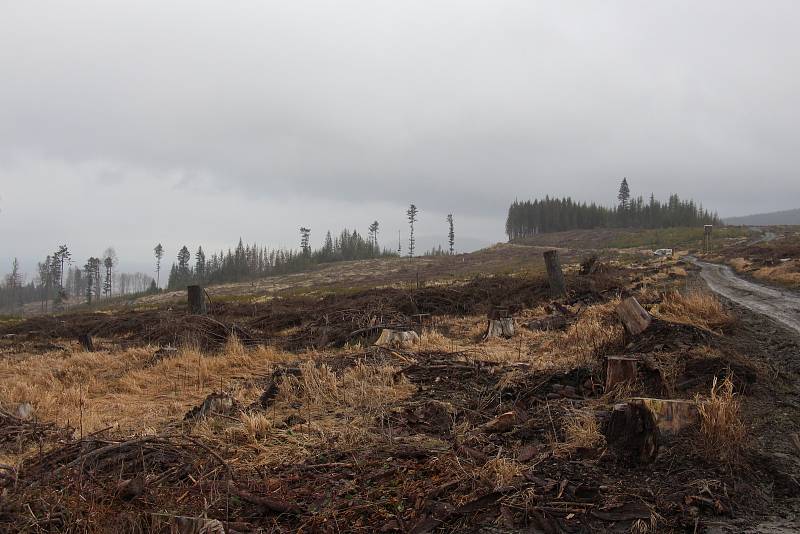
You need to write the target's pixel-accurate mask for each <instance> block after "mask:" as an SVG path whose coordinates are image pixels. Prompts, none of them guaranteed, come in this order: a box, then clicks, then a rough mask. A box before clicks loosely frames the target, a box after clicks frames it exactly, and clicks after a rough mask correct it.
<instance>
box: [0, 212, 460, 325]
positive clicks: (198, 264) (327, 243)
mask: <svg viewBox="0 0 800 534" xmlns="http://www.w3.org/2000/svg"><path fill="white" fill-rule="evenodd" d="M419 213H420V211H419V208H417V206H416V205H415V204H411V205H410V206H409V208H408V209H407V210H406V217H407V220H408V224H409V234H408V247H407V256H408V257H409V258H413V257H414V255H415V252H416V236H415V233H414V230H415V223H416V222H417V221H418V217H419ZM445 221H446V222H447V230H448V231H447V243H448V248H447V249H443V248H442V247H441V246H439V247H438V248H436V247H434V248H433V249H432V250H431V251H429V252H425V255H436V256H439V255H447V254H450V255H452V254H455V225H454V218H453V214H452V213H451V214H448V215H447V217H446V219H445ZM380 230H381V226H380V224H379V223H378V221H373V222H372V223H371V224H370V225H369V227H368V230H367V234H366V236H364V235H362V234H360V233H359V232H358V231H357V230H348V229H344V230H342V231H341V232H340V233H339V234H338V235H336V236H333V235H332V234H331V232H330V231H328V232H327V233H326V235H325V238H324V241H323V244H322V246H321V247H319V248H317V249H313V248H312V247H311V228H308V227H306V226H303V227H301V228H300V248H299V250H298V249H291V248H269V247H265V246H260V245H258V244H252V245H249V244H248V245H246V244H244V243H243V241H242V239H241V238H240V239H239V243H238V244H237V246H236V247H235V248H234V249H232V250H231V249H228V250H227V251H219V252H214V253H212V254H211V255H210V256H209V255H207V254H206V251H205V250H203V247H202V246H200V247H198V248H197V249H196V250H195V251H194V253H192V252H191V251H190V250H189V247H187V246H185V245H184V246H183V247H181V248H180V249H179V250H178V252H177V255H176V257H175V261H174V262H173V263H172V264H171V266H170V269H169V273H168V276H167V283H166V287H167V289H170V290H175V289H183V288H184V287H185V286H186V285H189V284H203V285H212V284H219V283H226V282H239V281H245V280H251V279H256V278H261V277H266V276H271V275H277V274H288V273H296V272H301V271H304V270H307V269H309V268H311V267H313V266H315V265H320V264H325V263H332V262H337V261H347V260H362V259H369V258H379V257H392V256H395V257H397V256H402V255H403V247H402V241H401V240H400V239H399V235H400V234H399V233H398V248H397V251H394V250H388V249H386V248H381V247H380V245H379V244H378V236H379V233H380ZM153 254H154V257H155V269H154V274H155V277H151V276H149V275H146V274H143V273H134V274H127V273H117V272H116V266H117V263H118V262H117V255H116V252H115V251H114V249H113V248H108V249H106V251H105V252H104V253H103V254H102V255H101V256H98V257H95V256H92V257H89V258H88V259H87V260H86V263H85V264H84V265H83V266H79V265H76V264H75V262H74V261H73V260H72V254H71V252H70V251H69V248H68V247H67V246H66V245H61V246H59V247H58V248H57V249H56V250H55V252H53V253H52V254H50V255H48V256H47V257H46V258H45V260H44V261H43V262H39V264H38V265H37V277H36V278H35V279H34V280H31V281H30V282H28V283H25V280H24V278H25V277H24V275H22V273H21V272H20V270H19V262H18V261H17V260H16V259H15V260H14V262H13V265H12V271H11V273H10V274H8V275H6V277H5V279H4V280H3V283H2V284H0V308H16V307H18V306H21V305H22V304H26V303H30V302H36V301H39V302H41V305H42V310H44V311H47V309H48V306H49V303H50V302H52V303H53V305H54V306H55V307H58V305H60V304H61V303H62V302H64V301H66V300H70V302H71V303H74V302H86V303H88V304H92V303H94V302H97V301H98V300H100V299H102V298H109V297H111V296H114V295H123V294H125V295H127V294H135V293H148V292H158V291H159V290H160V289H159V288H160V287H161V269H162V263H163V261H164V257H165V254H166V251H165V249H164V247H163V246H162V245H161V243H159V244H158V245H156V246H155V247H154V249H153Z"/></svg>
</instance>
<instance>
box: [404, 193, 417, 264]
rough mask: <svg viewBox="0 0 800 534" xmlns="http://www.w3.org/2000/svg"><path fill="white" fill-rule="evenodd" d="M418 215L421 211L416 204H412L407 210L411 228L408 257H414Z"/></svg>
mask: <svg viewBox="0 0 800 534" xmlns="http://www.w3.org/2000/svg"><path fill="white" fill-rule="evenodd" d="M417 213H419V210H418V209H417V207H416V206H415V205H414V204H411V205H410V206H409V207H408V210H406V216H408V225H409V228H410V232H409V236H408V257H409V258H413V257H414V223H415V222H417Z"/></svg>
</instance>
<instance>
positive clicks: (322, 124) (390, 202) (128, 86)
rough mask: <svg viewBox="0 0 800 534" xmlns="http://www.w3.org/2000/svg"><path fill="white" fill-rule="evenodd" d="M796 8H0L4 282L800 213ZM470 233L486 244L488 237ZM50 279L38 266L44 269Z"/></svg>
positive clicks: (589, 4) (263, 4) (431, 4)
mask: <svg viewBox="0 0 800 534" xmlns="http://www.w3.org/2000/svg"><path fill="white" fill-rule="evenodd" d="M799 20H800V2H797V1H794V0H788V1H783V2H782V1H776V0H771V1H769V2H734V1H731V0H725V1H719V2H712V1H703V2H696V1H685V2H684V1H664V2H642V1H641V0H635V1H630V2H625V1H616V2H602V1H586V2H568V1H564V0H558V1H555V0H554V1H551V2H536V1H532V0H523V1H519V2H505V1H499V0H491V1H490V0H486V1H482V2H471V1H465V0H459V1H452V2H445V1H436V0H422V1H410V0H403V1H397V0H386V1H381V0H363V1H358V2H352V1H346V0H337V1H335V2H332V1H320V2H305V1H301V0H291V1H286V0H282V1H276V2H269V1H246V0H242V1H236V2H231V1H219V2H209V1H200V0H190V1H185V2H180V1H175V0H170V1H164V0H158V1H144V0H135V1H134V0H128V1H126V2H116V1H111V0H97V1H82V0H73V1H69V2H56V1H52V2H46V1H38V0H19V1H12V0H5V1H3V2H0V262H2V263H1V264H0V272H5V271H7V270H8V265H9V264H10V261H11V258H12V257H14V256H19V257H20V258H21V259H23V260H24V261H25V263H26V265H29V264H30V262H32V261H35V259H37V258H40V257H43V256H44V255H46V254H47V253H49V252H51V251H52V250H53V249H54V248H55V247H56V246H57V245H58V244H61V243H67V244H68V245H70V247H71V248H72V250H73V253H74V255H75V256H76V258H77V259H79V260H80V263H81V264H82V263H83V262H84V261H85V257H86V256H88V255H90V254H92V255H98V254H100V253H101V252H102V251H103V250H104V249H105V248H106V247H107V246H109V245H113V246H114V247H115V248H116V249H117V252H118V255H119V257H120V260H121V262H122V263H121V265H122V266H123V267H126V266H127V267H128V268H146V267H148V266H149V263H150V257H151V256H152V252H151V251H152V248H153V246H154V245H155V244H156V243H157V242H162V243H163V244H164V246H165V247H166V249H167V251H168V255H169V256H171V257H174V254H175V252H176V251H177V249H178V248H179V247H180V245H182V244H184V243H185V244H187V245H189V246H190V248H192V249H194V248H196V247H197V245H204V248H206V249H210V250H214V249H218V248H220V247H223V246H226V247H227V246H228V245H234V244H235V242H236V241H237V240H238V238H239V236H241V237H242V238H244V240H245V241H247V242H255V241H257V242H259V243H262V244H269V245H275V246H280V245H286V246H294V245H295V243H296V242H297V241H298V228H299V227H300V226H301V225H306V226H310V227H311V228H312V240H313V241H314V243H315V244H318V243H319V242H320V241H321V240H322V238H323V236H324V231H325V230H326V229H331V230H336V231H338V230H339V229H340V228H342V227H344V226H347V227H350V228H352V227H355V228H358V229H359V230H361V231H363V232H366V227H367V225H368V224H369V223H370V222H371V221H373V220H374V219H378V220H379V221H380V222H381V228H382V237H383V238H384V239H385V241H386V242H387V244H388V242H389V241H392V242H396V239H397V231H398V229H400V228H402V229H403V233H404V234H405V223H404V211H405V208H406V207H407V205H408V204H409V203H410V202H415V203H416V204H417V206H419V208H420V210H421V213H420V222H419V229H418V233H419V234H421V235H425V236H429V237H431V238H433V239H434V240H436V239H441V241H442V242H443V241H444V240H445V234H446V230H447V227H446V223H445V221H444V217H445V215H446V214H447V213H449V212H453V213H454V215H455V218H456V233H457V240H458V238H459V237H460V238H462V243H461V246H462V248H465V249H466V248H471V247H474V246H475V245H476V244H478V243H481V242H496V241H500V240H503V239H504V235H503V229H504V220H505V212H506V210H507V207H508V204H509V203H510V202H511V201H513V200H514V198H515V197H518V198H530V197H537V196H544V195H545V194H550V195H559V196H561V195H571V196H573V197H574V198H577V199H580V200H594V201H599V202H603V203H609V204H610V203H612V202H614V201H615V195H616V188H617V184H618V182H619V180H620V179H621V178H622V177H623V176H627V177H628V179H629V181H630V183H631V189H632V190H633V193H634V194H643V195H648V194H649V193H650V192H651V191H652V192H654V193H655V194H656V196H657V197H666V196H667V195H668V194H669V193H670V192H677V193H678V194H680V195H681V196H691V197H694V198H696V199H697V200H699V201H701V202H702V203H703V204H704V205H705V206H706V207H709V208H711V209H714V210H717V211H718V213H719V214H720V215H722V216H729V215H742V214H748V213H756V212H765V211H773V210H778V209H787V208H795V207H799V206H800V179H798V172H797V169H798V160H800V135H799V134H798V128H800V111H798V110H799V109H800V106H798V104H800V72H798V70H799V69H800V32H798V28H797V24H798V21H799ZM467 237H470V238H473V239H472V240H470V241H468V240H467V239H466V238H467ZM27 270H28V271H29V272H30V271H31V270H32V269H31V268H30V267H29V268H28V269H27Z"/></svg>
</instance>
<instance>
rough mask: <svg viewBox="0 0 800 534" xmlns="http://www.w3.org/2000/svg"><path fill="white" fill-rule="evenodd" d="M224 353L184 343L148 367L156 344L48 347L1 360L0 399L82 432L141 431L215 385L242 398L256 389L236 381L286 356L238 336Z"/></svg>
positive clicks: (263, 370)
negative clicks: (70, 349)
mask: <svg viewBox="0 0 800 534" xmlns="http://www.w3.org/2000/svg"><path fill="white" fill-rule="evenodd" d="M226 349H227V350H226V351H225V352H224V353H222V354H221V355H214V356H209V355H205V354H203V353H201V352H198V351H196V350H193V349H188V348H187V349H183V350H181V351H180V352H179V353H178V354H177V355H176V356H175V357H173V358H169V359H164V360H162V361H160V362H158V363H157V364H155V365H153V366H150V367H148V362H149V360H150V358H151V357H152V354H153V353H154V352H155V350H156V348H155V347H145V348H135V349H128V350H124V351H118V352H107V351H102V352H76V353H72V354H66V355H65V354H64V353H62V352H50V353H45V354H42V355H34V356H28V357H24V358H21V359H14V360H0V403H2V404H4V405H15V404H16V403H20V402H30V403H31V404H32V405H33V407H34V415H35V417H37V418H38V419H41V420H47V421H54V422H56V423H58V424H64V425H67V424H68V425H71V426H73V427H75V428H76V429H78V430H79V431H80V427H82V428H83V431H84V433H88V432H93V431H95V430H99V429H101V428H105V427H108V426H112V427H115V428H117V429H119V430H121V431H133V432H141V431H143V430H144V431H147V430H148V429H152V428H155V427H158V426H160V425H163V424H164V423H167V422H170V421H174V420H176V419H180V418H181V417H182V416H183V414H184V413H185V412H186V411H187V410H188V409H189V408H191V407H192V406H194V405H196V404H198V403H199V402H200V401H201V400H202V399H203V398H204V397H205V396H206V395H208V394H209V393H211V392H212V391H214V390H219V389H223V388H231V389H232V391H231V392H232V393H233V394H234V395H235V396H236V397H237V398H239V400H241V401H252V400H253V399H254V397H257V395H258V391H256V390H255V389H254V388H250V387H248V386H246V385H241V384H238V382H237V381H236V380H235V379H236V378H240V377H258V376H268V375H269V373H271V370H272V367H273V365H274V364H275V363H276V362H281V361H285V360H286V359H287V358H289V356H288V355H285V354H282V353H278V352H276V351H274V350H273V349H270V348H260V349H256V350H245V349H243V348H242V347H241V345H240V344H238V343H237V342H236V341H235V340H234V341H232V342H230V343H229V344H228V346H227V348H226Z"/></svg>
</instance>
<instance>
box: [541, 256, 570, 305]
mask: <svg viewBox="0 0 800 534" xmlns="http://www.w3.org/2000/svg"><path fill="white" fill-rule="evenodd" d="M544 263H545V265H546V266H547V278H548V280H549V281H550V293H551V294H552V295H553V296H554V297H565V296H566V295H567V284H566V282H565V281H564V273H563V272H562V271H561V262H560V261H559V259H558V251H557V250H548V251H547V252H545V253H544Z"/></svg>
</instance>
